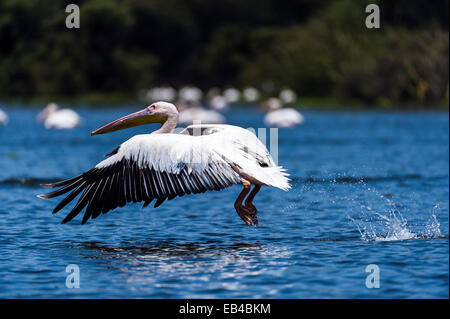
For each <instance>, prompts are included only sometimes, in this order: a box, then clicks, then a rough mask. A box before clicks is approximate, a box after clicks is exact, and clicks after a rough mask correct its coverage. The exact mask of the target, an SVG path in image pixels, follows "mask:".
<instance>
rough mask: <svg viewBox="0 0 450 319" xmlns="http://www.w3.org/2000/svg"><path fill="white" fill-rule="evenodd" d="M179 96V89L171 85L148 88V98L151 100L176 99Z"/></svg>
mask: <svg viewBox="0 0 450 319" xmlns="http://www.w3.org/2000/svg"><path fill="white" fill-rule="evenodd" d="M176 96H177V91H176V90H175V89H174V88H172V87H170V86H165V87H154V88H152V89H150V90H148V92H147V95H146V98H147V100H149V101H155V100H156V101H157V100H165V101H174V100H175V98H176Z"/></svg>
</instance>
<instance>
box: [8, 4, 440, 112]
mask: <svg viewBox="0 0 450 319" xmlns="http://www.w3.org/2000/svg"><path fill="white" fill-rule="evenodd" d="M66 2H67V1H63V0H40V1H30V0H5V1H1V2H0V42H1V43H2V44H5V45H2V46H1V48H0V102H1V101H5V102H8V101H10V102H14V101H21V102H26V103H31V104H41V105H42V104H45V103H48V102H51V101H55V102H57V103H61V104H67V103H70V104H72V105H73V104H75V105H76V104H90V105H92V106H97V105H117V104H123V103H135V102H137V103H142V101H139V99H138V91H139V90H141V89H143V88H145V89H150V88H152V87H157V86H173V87H175V88H181V87H183V86H185V85H193V86H197V87H199V88H201V89H202V90H204V91H205V92H206V91H207V90H209V89H210V88H213V87H218V88H222V89H225V88H230V87H235V88H238V89H241V90H242V89H244V88H246V87H255V88H257V89H259V90H261V92H262V97H263V98H269V97H271V96H277V93H278V92H279V91H280V90H281V89H283V88H290V89H292V90H293V91H294V92H295V93H296V94H297V96H298V97H299V100H298V103H297V104H298V105H300V108H304V107H307V108H332V109H341V108H344V109H349V108H351V109H365V108H367V109H378V108H380V109H403V108H405V109H417V108H422V109H428V108H431V109H447V110H448V108H449V31H448V25H449V19H448V9H449V1H448V0H439V1H436V2H434V3H433V6H431V5H429V3H428V2H427V1H425V0H415V1H406V0H397V1H390V0H374V1H372V2H373V3H376V4H378V5H379V7H380V12H381V28H380V29H368V28H367V27H366V26H365V22H364V21H365V19H366V16H367V13H366V12H365V7H366V5H367V1H363V0H335V1H328V0H318V1H308V0H297V1H280V0H247V1H245V2H242V0H217V1H214V3H213V2H211V1H194V0H186V1H176V0H153V1H145V0H133V1H120V0H84V1H80V5H79V7H80V17H81V24H80V28H79V29H68V28H66V27H65V18H66V15H67V14H66V13H65V10H64V9H65V5H66ZM267 83H270V87H271V89H270V90H264V87H267V85H266V84H267Z"/></svg>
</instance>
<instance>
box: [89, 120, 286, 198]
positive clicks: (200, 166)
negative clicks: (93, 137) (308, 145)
mask: <svg viewBox="0 0 450 319" xmlns="http://www.w3.org/2000/svg"><path fill="white" fill-rule="evenodd" d="M196 131H197V132H198V134H202V135H200V136H193V135H192V134H196V133H197V132H196ZM123 159H126V160H131V161H134V162H136V163H137V164H138V165H139V167H141V168H143V167H146V168H150V169H154V170H156V171H160V172H167V173H172V174H179V173H180V170H181V168H184V167H186V169H187V171H188V173H189V174H190V173H191V172H193V171H194V172H196V173H198V174H203V173H204V170H205V169H206V168H207V167H208V165H209V164H225V165H226V166H228V169H227V170H226V171H225V173H226V174H228V176H230V177H232V178H233V179H234V180H235V181H236V182H240V181H241V178H239V177H238V176H239V175H238V174H237V173H236V171H235V170H234V169H233V168H232V167H235V168H236V169H237V170H238V171H239V173H241V174H245V175H246V176H251V179H253V180H254V181H255V182H259V183H260V184H262V185H266V186H273V187H277V188H280V189H283V190H288V189H289V188H290V186H289V183H288V181H289V180H288V178H287V177H286V176H287V174H286V173H285V172H284V169H283V168H281V167H278V166H276V165H275V163H274V162H273V160H272V158H271V156H270V153H269V152H268V150H267V148H266V147H265V146H264V144H262V143H261V141H260V140H259V139H258V138H257V137H256V136H255V135H254V134H253V133H251V132H250V131H248V130H246V129H243V128H241V127H237V126H232V125H226V124H222V125H190V126H188V127H187V128H186V129H184V130H183V131H182V132H181V133H180V134H172V133H169V134H155V135H153V134H143V135H136V136H134V137H132V138H130V139H129V140H128V141H126V142H125V143H123V144H122V145H120V147H119V149H118V151H117V153H116V154H114V155H112V156H111V157H109V158H107V159H105V160H104V161H102V162H100V163H99V164H97V165H96V166H95V167H96V168H98V169H101V168H105V167H107V166H110V165H113V164H114V163H116V162H118V161H121V160H123ZM180 164H182V165H180ZM261 164H263V165H264V167H261ZM203 177H204V178H205V180H206V181H208V177H207V176H203Z"/></svg>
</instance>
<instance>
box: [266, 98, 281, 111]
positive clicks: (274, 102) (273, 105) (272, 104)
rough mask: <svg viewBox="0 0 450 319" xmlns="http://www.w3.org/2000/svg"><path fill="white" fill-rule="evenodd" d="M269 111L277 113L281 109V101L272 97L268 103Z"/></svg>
mask: <svg viewBox="0 0 450 319" xmlns="http://www.w3.org/2000/svg"><path fill="white" fill-rule="evenodd" d="M266 105H267V108H268V109H269V111H276V110H278V109H280V108H281V101H280V100H279V99H278V98H276V97H271V98H270V99H268V100H267V102H266Z"/></svg>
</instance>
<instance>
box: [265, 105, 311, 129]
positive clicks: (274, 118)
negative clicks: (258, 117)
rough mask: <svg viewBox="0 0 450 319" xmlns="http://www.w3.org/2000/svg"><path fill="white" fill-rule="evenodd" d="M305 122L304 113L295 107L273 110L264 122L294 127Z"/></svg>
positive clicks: (271, 125)
mask: <svg viewBox="0 0 450 319" xmlns="http://www.w3.org/2000/svg"><path fill="white" fill-rule="evenodd" d="M304 122H305V119H304V117H303V115H302V114H300V112H298V111H297V110H295V109H293V108H282V109H278V110H275V111H271V112H269V113H267V114H266V116H265V118H264V123H265V124H266V125H267V126H269V127H283V128H284V127H293V126H296V125H300V124H303V123H304Z"/></svg>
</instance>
